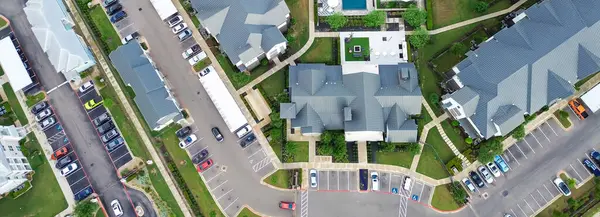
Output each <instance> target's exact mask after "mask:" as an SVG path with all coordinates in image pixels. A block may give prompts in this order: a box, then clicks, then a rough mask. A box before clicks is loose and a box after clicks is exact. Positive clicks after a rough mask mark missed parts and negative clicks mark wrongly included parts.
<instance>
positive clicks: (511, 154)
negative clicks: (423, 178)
mask: <svg viewBox="0 0 600 217" xmlns="http://www.w3.org/2000/svg"><path fill="white" fill-rule="evenodd" d="M506 150H508V153H509V154H510V156H512V157H513V159H515V161H516V162H517V164H518V165H519V166H521V163H519V160H517V158H516V157H515V155H513V153H512V152H511V151H510V149H506Z"/></svg>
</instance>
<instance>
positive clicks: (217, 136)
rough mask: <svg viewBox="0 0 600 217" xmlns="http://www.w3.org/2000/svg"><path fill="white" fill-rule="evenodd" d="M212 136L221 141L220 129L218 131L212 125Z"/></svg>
mask: <svg viewBox="0 0 600 217" xmlns="http://www.w3.org/2000/svg"><path fill="white" fill-rule="evenodd" d="M211 131H212V134H213V136H215V139H216V140H217V142H222V141H223V135H222V134H221V131H219V128H216V127H213V128H212V129H211Z"/></svg>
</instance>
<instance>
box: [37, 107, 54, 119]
mask: <svg viewBox="0 0 600 217" xmlns="http://www.w3.org/2000/svg"><path fill="white" fill-rule="evenodd" d="M50 115H52V109H50V108H46V109H44V110H43V111H41V112H40V113H37V114H36V115H35V121H37V122H39V121H41V120H44V119H45V118H47V117H50Z"/></svg>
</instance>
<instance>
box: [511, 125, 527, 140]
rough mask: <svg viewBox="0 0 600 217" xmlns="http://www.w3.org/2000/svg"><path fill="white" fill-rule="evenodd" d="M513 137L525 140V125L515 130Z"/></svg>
mask: <svg viewBox="0 0 600 217" xmlns="http://www.w3.org/2000/svg"><path fill="white" fill-rule="evenodd" d="M512 137H513V138H515V139H517V140H521V139H523V138H525V127H524V126H523V124H521V125H519V126H518V127H517V128H515V129H514V130H513V132H512Z"/></svg>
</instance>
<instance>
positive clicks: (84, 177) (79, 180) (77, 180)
mask: <svg viewBox="0 0 600 217" xmlns="http://www.w3.org/2000/svg"><path fill="white" fill-rule="evenodd" d="M82 179H85V176H83V177H81V179H78V180H77V181H76V182H73V184H71V185H69V186H73V185H74V184H77V183H78V182H79V181H81V180H82Z"/></svg>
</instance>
